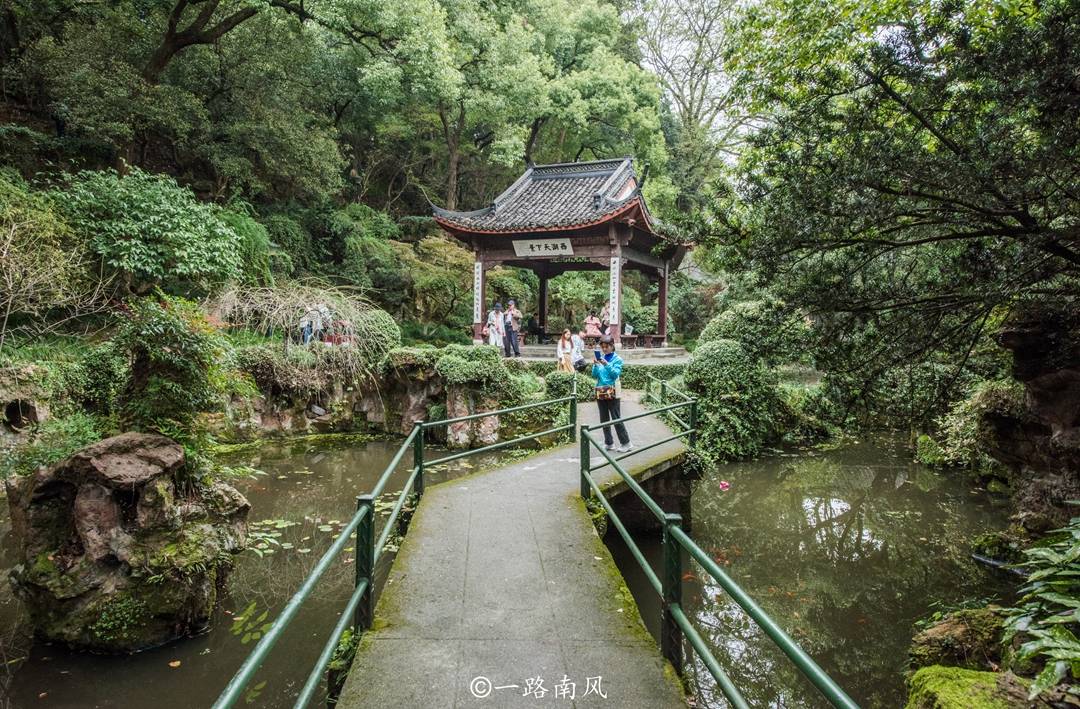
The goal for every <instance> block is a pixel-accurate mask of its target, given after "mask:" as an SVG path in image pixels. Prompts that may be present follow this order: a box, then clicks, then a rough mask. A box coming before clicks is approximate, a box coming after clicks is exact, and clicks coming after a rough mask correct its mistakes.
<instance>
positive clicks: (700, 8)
mask: <svg viewBox="0 0 1080 709" xmlns="http://www.w3.org/2000/svg"><path fill="white" fill-rule="evenodd" d="M739 7H740V3H738V2H736V0H645V1H644V2H642V3H641V5H640V6H638V7H637V8H636V9H635V10H633V11H631V13H630V17H631V19H632V20H633V22H634V24H635V26H636V27H637V29H638V31H639V32H640V33H641V39H640V46H641V53H642V57H643V59H644V62H645V64H646V65H647V66H648V67H649V68H650V69H652V70H653V71H654V72H655V73H656V76H657V77H658V78H659V81H660V83H661V85H662V86H663V88H664V96H665V98H666V100H667V102H668V104H669V106H670V110H671V113H672V115H673V119H674V120H673V122H672V124H673V125H672V130H671V134H672V135H671V136H670V140H671V143H672V152H673V157H674V158H675V160H674V163H673V165H672V174H673V179H674V180H675V182H676V184H677V185H678V186H679V188H680V190H681V195H680V198H681V204H682V206H683V207H692V206H693V205H694V204H696V203H697V202H698V201H699V200H700V199H701V198H702V196H703V194H704V191H705V187H706V185H707V184H708V182H709V181H710V180H712V179H713V178H714V177H716V176H717V174H718V173H719V172H720V170H721V168H722V161H723V160H724V159H725V157H726V158H729V159H730V158H732V157H734V156H736V155H737V154H738V148H739V145H740V143H741V141H742V140H743V138H744V135H745V133H746V129H747V127H748V126H749V124H750V123H751V116H750V115H749V114H748V113H747V111H746V108H747V104H745V103H743V102H740V101H739V100H738V93H737V91H736V86H735V83H734V81H733V77H732V76H731V74H730V73H729V72H728V70H727V66H726V63H727V61H728V59H729V56H730V54H731V52H732V49H733V48H732V31H731V30H732V27H733V25H734V20H735V19H736V17H737V13H738V9H739Z"/></svg>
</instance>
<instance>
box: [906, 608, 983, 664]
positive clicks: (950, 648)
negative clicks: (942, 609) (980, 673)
mask: <svg viewBox="0 0 1080 709" xmlns="http://www.w3.org/2000/svg"><path fill="white" fill-rule="evenodd" d="M1001 628H1002V619H1001V616H999V615H998V613H997V610H996V609H994V608H975V609H968V610H960V611H955V612H953V613H949V614H948V615H947V616H945V617H944V618H943V619H942V620H941V621H939V622H938V623H935V624H934V625H932V626H930V627H929V628H927V629H926V630H923V631H922V632H920V633H919V634H918V635H916V636H915V637H914V639H913V640H912V643H911V649H910V650H909V651H908V657H909V659H910V661H911V667H912V668H919V667H926V666H928V665H949V666H955V667H964V668H967V669H973V670H975V669H990V668H994V667H996V666H997V665H998V664H1000V662H1001V648H1000V646H999V640H1000V638H1001Z"/></svg>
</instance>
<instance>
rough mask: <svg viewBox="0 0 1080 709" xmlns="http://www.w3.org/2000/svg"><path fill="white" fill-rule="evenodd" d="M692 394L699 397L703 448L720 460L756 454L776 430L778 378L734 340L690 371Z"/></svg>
mask: <svg viewBox="0 0 1080 709" xmlns="http://www.w3.org/2000/svg"><path fill="white" fill-rule="evenodd" d="M686 386H687V389H688V392H687V393H689V394H691V395H694V396H697V397H698V428H699V430H700V435H699V440H700V444H701V447H702V448H703V450H704V451H706V452H707V453H708V454H710V455H711V456H713V457H715V458H717V459H720V460H733V459H737V458H747V457H751V456H754V455H756V454H757V453H758V452H759V451H760V450H761V446H762V445H763V443H764V442H765V441H766V440H768V438H769V437H770V435H771V434H772V432H773V430H774V423H773V421H774V416H775V413H776V409H777V403H778V402H777V396H776V391H775V375H773V374H772V373H771V372H770V371H769V370H768V369H766V367H765V366H764V365H763V364H762V363H761V362H760V361H758V360H755V359H753V358H752V357H750V355H749V354H747V352H746V350H745V349H743V347H742V345H741V344H739V343H738V342H736V341H734V340H724V339H720V340H713V341H712V342H708V343H705V344H703V345H701V346H700V347H698V348H697V350H695V351H694V354H693V356H692V357H691V358H690V364H689V365H687V367H686Z"/></svg>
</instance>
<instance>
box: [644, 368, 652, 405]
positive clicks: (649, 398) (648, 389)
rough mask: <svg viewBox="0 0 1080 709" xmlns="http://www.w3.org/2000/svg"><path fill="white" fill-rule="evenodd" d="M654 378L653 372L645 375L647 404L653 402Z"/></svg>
mask: <svg viewBox="0 0 1080 709" xmlns="http://www.w3.org/2000/svg"><path fill="white" fill-rule="evenodd" d="M652 380H653V376H652V375H651V374H647V375H645V403H646V404H648V403H651V402H652Z"/></svg>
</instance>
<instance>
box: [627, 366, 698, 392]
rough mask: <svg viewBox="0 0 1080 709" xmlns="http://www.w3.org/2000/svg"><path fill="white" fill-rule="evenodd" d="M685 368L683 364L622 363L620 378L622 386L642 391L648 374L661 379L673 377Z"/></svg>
mask: <svg viewBox="0 0 1080 709" xmlns="http://www.w3.org/2000/svg"><path fill="white" fill-rule="evenodd" d="M685 370H686V365H684V364H633V363H630V364H626V363H624V364H623V371H622V375H621V376H620V377H619V378H620V379H621V380H622V385H623V387H625V388H627V389H637V390H639V391H644V390H645V386H646V384H647V383H648V379H649V376H650V375H651V376H653V377H655V378H657V379H660V380H662V381H667V380H669V379H673V378H675V377H677V376H679V375H680V374H683V372H684V371H685Z"/></svg>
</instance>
